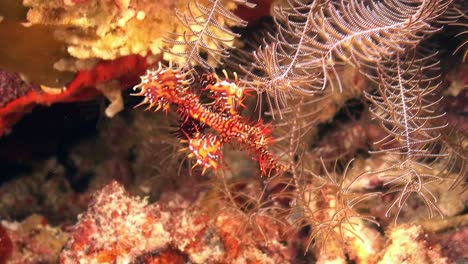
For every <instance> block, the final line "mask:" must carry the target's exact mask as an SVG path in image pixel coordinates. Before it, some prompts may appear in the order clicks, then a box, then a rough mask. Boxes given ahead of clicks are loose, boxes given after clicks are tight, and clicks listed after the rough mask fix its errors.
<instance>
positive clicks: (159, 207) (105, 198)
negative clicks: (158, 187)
mask: <svg viewBox="0 0 468 264" xmlns="http://www.w3.org/2000/svg"><path fill="white" fill-rule="evenodd" d="M191 204H192V202H191V201H187V200H185V199H184V198H182V197H180V196H177V195H169V196H168V197H165V198H163V199H161V201H159V202H158V203H156V204H152V205H149V204H148V203H147V201H145V200H143V199H140V198H137V197H130V196H128V194H127V193H126V192H125V190H124V189H123V187H122V186H121V185H120V184H118V183H117V182H113V183H110V184H109V185H108V186H106V187H104V188H103V189H102V190H100V191H99V192H97V193H96V194H95V196H94V198H93V201H92V202H91V205H90V208H89V209H88V211H87V212H86V213H85V214H84V215H82V216H81V217H80V219H79V221H78V223H77V225H76V226H75V227H74V230H73V231H72V234H71V239H70V240H69V241H68V242H67V244H66V245H65V248H64V249H63V251H62V253H61V255H60V260H61V263H78V262H79V263H129V262H132V263H135V262H137V263H140V262H141V263H165V261H164V260H165V259H169V263H178V262H177V259H181V260H184V261H190V262H192V263H246V262H249V263H287V262H290V261H291V256H290V253H289V250H288V248H287V247H286V246H284V245H283V244H282V243H281V240H280V237H279V234H280V230H279V227H278V226H275V225H272V224H273V223H272V222H271V221H270V220H268V219H264V221H265V223H264V224H265V225H267V226H269V228H270V230H271V231H272V232H270V233H269V234H268V238H267V241H263V237H258V236H257V235H255V234H250V233H242V234H239V236H236V230H237V229H239V228H240V226H239V223H238V222H236V221H233V220H234V219H235V218H233V217H232V216H231V215H229V214H220V215H217V216H216V217H215V218H210V216H209V214H206V213H202V212H201V211H200V209H197V208H196V207H192V206H190V205H191ZM274 230H276V232H274ZM249 241H250V242H249ZM172 261H174V262H172Z"/></svg>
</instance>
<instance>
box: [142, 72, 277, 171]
mask: <svg viewBox="0 0 468 264" xmlns="http://www.w3.org/2000/svg"><path fill="white" fill-rule="evenodd" d="M225 76H226V79H225V80H220V79H219V77H217V76H216V78H214V79H213V80H212V81H213V82H214V83H210V84H206V85H205V87H203V88H202V90H210V91H212V92H213V95H212V96H213V99H214V100H215V103H214V104H203V103H201V102H200V97H199V95H197V94H195V93H194V92H193V90H192V88H191V86H190V84H191V83H192V81H193V78H192V77H191V76H190V74H189V73H187V72H184V71H183V69H182V68H180V67H176V66H173V65H172V63H169V66H164V65H162V64H161V63H159V66H158V68H157V69H156V70H148V71H147V73H146V75H144V76H142V77H141V83H140V84H138V85H136V86H135V87H134V90H135V91H138V93H136V94H134V95H136V96H143V97H144V99H143V101H142V102H141V103H140V104H138V105H137V106H141V105H148V107H147V109H154V108H155V111H158V110H160V109H163V110H164V111H166V112H168V111H169V110H170V107H171V105H172V106H175V107H176V112H177V113H178V114H179V115H180V116H181V119H182V120H185V121H182V122H186V121H187V120H188V119H189V118H192V119H195V120H198V121H199V122H201V123H203V124H204V125H205V126H206V127H209V128H211V129H212V130H214V131H215V132H216V133H217V135H210V134H209V133H207V134H206V135H203V134H202V132H200V133H195V134H194V135H188V134H186V136H187V137H188V140H187V142H189V147H188V150H190V151H191V154H190V155H189V157H193V158H196V159H197V164H196V165H200V166H203V167H204V169H203V171H205V169H207V168H213V169H217V168H219V160H220V159H222V157H221V151H220V148H221V146H222V145H223V144H224V143H227V142H231V141H233V140H237V141H238V142H239V143H240V144H241V145H244V146H246V147H247V148H248V149H249V151H250V153H253V154H254V155H256V156H257V158H258V161H259V164H260V169H261V171H262V174H267V173H270V172H271V171H272V170H284V166H283V165H281V164H280V163H278V161H277V160H276V158H275V156H274V155H273V153H272V152H271V150H270V149H269V147H270V145H271V144H272V143H273V142H274V140H273V139H272V137H271V128H270V126H268V125H264V124H263V122H261V121H259V122H257V123H248V122H247V121H246V119H245V118H244V117H242V116H241V115H239V114H238V112H237V111H236V107H237V106H238V105H242V99H243V97H242V94H241V93H243V89H241V88H239V87H238V86H237V77H236V78H235V80H234V81H231V80H229V78H228V77H227V73H226V72H225ZM213 105H216V107H213ZM190 137H192V138H190ZM202 148H203V149H202Z"/></svg>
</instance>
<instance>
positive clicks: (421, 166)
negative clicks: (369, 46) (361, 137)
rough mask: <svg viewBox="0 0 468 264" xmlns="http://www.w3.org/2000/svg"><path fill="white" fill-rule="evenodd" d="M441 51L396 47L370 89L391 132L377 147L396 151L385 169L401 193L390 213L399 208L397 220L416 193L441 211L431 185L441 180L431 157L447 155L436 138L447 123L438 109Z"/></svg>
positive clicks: (393, 189)
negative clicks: (374, 88)
mask: <svg viewBox="0 0 468 264" xmlns="http://www.w3.org/2000/svg"><path fill="white" fill-rule="evenodd" d="M435 55H436V54H430V55H424V54H421V52H417V51H415V50H414V49H413V50H410V51H408V52H407V53H396V54H395V55H394V56H391V57H389V58H388V59H387V60H384V61H382V62H381V63H380V64H379V65H378V66H377V67H376V71H377V74H376V75H377V76H376V77H375V78H374V80H375V81H376V83H378V84H379V85H378V94H366V96H367V98H368V99H369V100H370V101H371V104H372V107H371V108H370V111H371V113H372V115H373V116H374V118H375V119H377V120H378V121H379V122H380V123H381V127H382V128H383V129H384V130H385V131H386V132H387V136H385V137H384V138H382V139H381V140H379V141H378V142H375V144H377V145H379V146H380V150H377V151H374V153H386V154H387V155H388V154H390V155H393V158H394V159H395V160H394V163H393V166H390V167H389V168H387V169H386V170H385V175H386V177H387V178H388V179H389V180H388V181H387V182H386V185H388V186H390V190H389V193H398V194H399V195H398V196H397V198H396V199H395V200H394V202H393V203H392V204H391V206H390V208H389V209H388V211H387V215H389V214H390V212H391V211H392V210H393V209H396V211H397V213H396V215H395V220H396V219H397V217H398V214H399V213H400V211H401V210H402V208H403V206H404V205H405V203H406V200H407V199H408V198H409V197H410V196H411V195H412V194H417V195H418V197H419V198H421V200H422V201H423V202H424V203H425V204H426V206H427V208H428V212H429V215H430V216H431V217H432V216H433V214H434V209H435V210H436V211H437V212H439V213H440V211H439V210H438V207H437V204H436V203H437V201H436V198H435V197H434V196H433V194H432V193H431V191H430V190H429V188H428V184H430V183H431V182H434V181H437V180H442V179H441V178H440V177H438V176H437V175H436V174H435V173H433V172H432V171H431V170H432V168H431V167H430V166H429V164H428V163H427V161H428V160H429V159H435V158H438V157H441V156H443V154H441V153H439V152H436V151H435V149H437V148H433V147H432V146H431V144H437V142H438V141H439V139H440V130H441V129H442V128H444V127H445V125H444V124H443V122H442V120H441V118H442V117H443V116H444V113H442V114H441V113H438V112H437V111H436V109H437V106H438V102H439V101H440V98H436V96H435V92H436V90H437V89H438V87H439V84H440V83H439V81H438V78H439V76H437V75H436V74H435V76H434V72H435V71H437V70H438V68H439V67H438V61H437V60H435V59H434V58H433V57H434V56H435Z"/></svg>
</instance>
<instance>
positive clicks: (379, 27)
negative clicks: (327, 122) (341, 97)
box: [249, 0, 451, 105]
mask: <svg viewBox="0 0 468 264" xmlns="http://www.w3.org/2000/svg"><path fill="white" fill-rule="evenodd" d="M450 2H451V1H447V0H408V1H401V0H388V1H378V2H377V1H362V0H341V1H331V2H328V1H319V0H317V1H312V2H311V1H301V0H288V6H286V7H283V6H281V7H276V8H275V9H274V10H275V12H274V16H275V21H276V24H277V32H278V33H277V35H276V36H275V37H274V38H273V39H272V41H271V43H269V44H267V45H265V47H263V48H261V49H259V50H258V51H257V52H256V53H255V58H256V62H255V63H254V66H255V68H257V69H259V70H261V71H262V72H263V75H255V74H253V73H252V72H250V73H249V75H250V77H251V78H252V79H253V81H252V82H256V83H257V84H258V83H259V85H258V86H259V87H260V90H262V91H266V92H268V93H269V94H270V95H272V96H275V100H277V102H279V103H284V102H285V100H286V95H288V94H289V93H295V94H301V95H312V94H315V93H317V92H320V91H322V90H323V89H325V87H326V86H327V84H328V83H331V84H332V86H333V82H329V81H330V80H332V79H335V80H339V77H338V74H337V69H336V67H337V66H338V65H342V64H345V63H346V64H351V65H353V66H356V67H359V68H360V69H361V70H365V69H366V68H367V66H368V65H375V63H378V62H379V61H381V60H382V57H390V56H392V55H394V54H396V53H399V52H402V51H403V50H405V49H407V48H412V47H415V46H416V45H418V44H419V43H420V42H421V41H422V40H423V39H425V38H426V37H427V36H428V35H430V34H432V33H434V32H436V31H438V30H439V28H440V24H439V23H438V22H439V21H438V18H439V17H440V16H441V15H442V14H444V12H445V11H446V9H447V8H448V6H449V5H450ZM337 86H338V88H339V89H340V90H341V89H342V86H341V83H340V82H339V81H338V82H337ZM278 105H280V104H278Z"/></svg>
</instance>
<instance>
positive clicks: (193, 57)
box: [163, 0, 255, 69]
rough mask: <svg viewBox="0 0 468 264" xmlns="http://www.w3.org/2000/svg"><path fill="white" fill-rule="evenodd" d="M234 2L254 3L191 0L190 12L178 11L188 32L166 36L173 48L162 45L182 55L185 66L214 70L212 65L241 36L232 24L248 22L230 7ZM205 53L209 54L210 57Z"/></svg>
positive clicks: (223, 0)
mask: <svg viewBox="0 0 468 264" xmlns="http://www.w3.org/2000/svg"><path fill="white" fill-rule="evenodd" d="M234 4H236V5H245V6H247V7H254V6H255V5H254V4H252V3H249V2H247V0H233V1H226V0H206V1H203V0H192V1H189V4H188V8H187V12H185V13H184V12H181V11H180V10H177V12H176V16H177V18H178V19H179V21H180V22H181V23H182V24H183V25H184V28H185V31H184V32H183V33H170V35H167V36H165V38H164V42H165V43H166V44H168V46H170V47H171V48H163V51H165V52H168V53H170V54H173V55H175V56H177V57H180V58H181V60H182V61H181V62H180V63H179V64H181V65H183V68H187V67H190V66H193V65H196V64H198V65H201V66H202V67H204V68H207V69H211V68H212V67H213V66H214V65H213V64H219V63H220V62H221V59H222V58H224V57H228V56H229V52H228V51H227V48H228V47H230V46H232V42H233V41H234V39H235V38H236V37H239V34H236V33H234V32H233V31H232V30H231V29H230V28H229V26H246V25H247V22H246V21H244V20H242V19H241V18H240V17H238V16H236V15H235V14H234V13H233V12H232V11H230V10H229V9H230V8H231V7H232V5H234ZM202 53H206V55H207V58H206V57H204V56H203V55H202Z"/></svg>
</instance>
